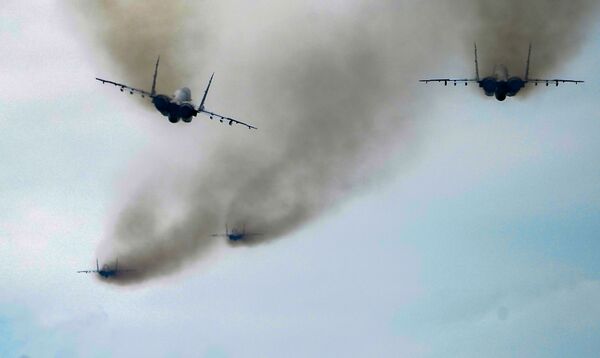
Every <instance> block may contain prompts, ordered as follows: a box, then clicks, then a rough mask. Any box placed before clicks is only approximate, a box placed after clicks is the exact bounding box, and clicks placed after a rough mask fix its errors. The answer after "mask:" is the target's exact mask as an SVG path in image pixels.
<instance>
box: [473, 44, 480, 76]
mask: <svg viewBox="0 0 600 358" xmlns="http://www.w3.org/2000/svg"><path fill="white" fill-rule="evenodd" d="M473 45H474V47H475V78H476V79H477V82H479V61H478V60H477V43H473Z"/></svg>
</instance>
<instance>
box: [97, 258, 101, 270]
mask: <svg viewBox="0 0 600 358" xmlns="http://www.w3.org/2000/svg"><path fill="white" fill-rule="evenodd" d="M96 271H100V265H98V258H96Z"/></svg>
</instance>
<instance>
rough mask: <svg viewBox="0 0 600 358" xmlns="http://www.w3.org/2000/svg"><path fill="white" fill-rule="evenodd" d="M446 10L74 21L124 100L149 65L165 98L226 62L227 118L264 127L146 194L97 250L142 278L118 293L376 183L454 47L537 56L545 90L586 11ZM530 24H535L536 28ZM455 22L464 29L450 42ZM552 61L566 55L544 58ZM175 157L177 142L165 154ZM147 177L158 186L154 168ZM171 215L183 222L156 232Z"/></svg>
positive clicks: (232, 136)
mask: <svg viewBox="0 0 600 358" xmlns="http://www.w3.org/2000/svg"><path fill="white" fill-rule="evenodd" d="M448 3H449V2H447V1H437V2H433V1H432V2H427V4H424V2H418V1H414V2H411V1H405V2H400V1H387V2H377V3H376V4H369V2H364V3H363V2H360V1H355V2H345V3H344V4H345V5H344V7H340V6H341V5H338V6H337V8H336V6H335V4H334V3H332V4H329V5H323V4H322V2H319V1H315V2H310V1H308V2H306V1H288V2H285V4H281V2H278V1H269V0H265V1H262V2H252V4H247V3H246V2H240V1H234V0H231V1H222V2H219V3H218V5H217V3H215V4H213V5H210V4H206V3H202V4H201V5H197V6H194V7H192V6H187V5H185V2H182V1H181V2H180V1H174V2H169V3H164V2H159V1H145V2H143V5H142V4H139V5H138V3H137V2H113V1H104V2H100V3H97V4H98V5H93V6H92V5H85V6H83V8H82V10H83V11H84V12H87V17H86V18H88V19H93V20H94V21H93V23H94V24H95V26H97V29H96V33H97V34H98V37H97V38H98V40H99V42H100V43H101V44H102V45H104V46H105V47H106V48H107V51H108V52H109V53H110V54H111V55H112V56H113V57H114V60H115V62H117V63H118V64H119V65H120V66H122V68H123V70H124V74H125V75H126V77H125V78H124V79H125V80H126V81H128V82H129V83H131V84H132V85H138V84H143V83H146V82H147V81H148V79H149V76H148V72H149V70H148V68H150V66H141V65H140V64H142V63H148V62H149V58H153V57H154V56H155V55H156V54H157V53H161V54H169V57H168V59H167V57H166V56H165V57H164V58H165V59H166V60H165V62H167V61H169V66H168V67H166V71H165V72H164V73H161V77H160V78H161V81H168V83H167V86H168V89H169V90H173V89H175V88H176V87H177V86H184V85H188V84H189V82H190V75H191V74H192V73H195V72H196V71H197V70H199V69H202V68H203V64H204V63H206V62H207V61H211V62H216V61H221V62H223V63H226V64H228V67H229V68H231V69H232V70H228V71H233V69H235V73H234V74H232V73H230V74H229V76H230V78H235V79H236V80H239V81H238V82H236V81H235V80H231V79H230V80H229V81H227V80H225V81H222V82H220V83H221V84H220V85H221V86H223V87H224V88H226V87H228V86H229V87H232V86H234V84H235V83H237V87H238V88H241V89H240V92H239V93H238V92H235V93H234V94H230V96H229V97H227V102H222V103H236V104H237V105H239V106H240V108H242V107H243V108H253V109H256V112H254V113H253V115H252V117H253V118H260V121H259V122H258V123H256V124H257V125H258V126H259V127H260V130H259V131H258V132H257V133H248V132H246V131H241V132H240V130H239V129H237V131H236V128H228V127H227V128H224V127H210V130H212V131H222V132H223V134H222V137H221V138H222V139H223V142H218V143H217V144H216V145H217V148H208V145H205V146H202V145H199V146H197V147H196V148H197V149H196V152H193V153H192V154H188V155H196V156H197V162H198V163H197V164H196V165H195V166H194V168H192V169H187V170H181V171H177V172H176V173H173V174H172V176H173V177H174V178H176V179H174V180H172V181H175V182H177V183H178V184H177V185H175V187H177V188H176V189H173V187H171V186H170V185H168V184H165V182H164V181H162V180H155V181H153V180H151V179H149V180H148V183H149V184H147V185H146V184H144V185H141V186H140V187H139V188H138V189H137V190H136V192H135V194H133V195H131V194H130V195H131V199H130V201H129V202H128V203H126V204H125V205H124V207H123V208H122V210H121V211H120V213H119V215H118V216H117V218H116V223H115V225H114V227H113V228H112V229H111V232H110V233H109V237H108V238H107V239H106V240H105V242H104V243H103V245H104V246H106V247H108V248H109V250H110V252H111V255H112V256H119V260H120V262H123V263H127V265H128V266H129V267H132V268H136V269H138V271H136V273H135V274H133V275H130V276H125V277H123V278H122V279H121V280H119V281H117V282H118V283H129V282H139V281H142V280H147V279H150V278H152V277H156V276H161V275H166V274H170V273H173V272H175V271H177V270H179V269H180V268H181V267H182V266H183V265H184V264H186V263H187V262H189V261H192V260H195V259H197V258H198V256H199V255H200V254H206V253H208V252H210V247H211V246H212V245H213V244H214V243H215V241H214V238H211V237H210V234H212V233H215V232H222V231H223V230H224V226H225V224H226V223H227V224H228V225H229V226H230V227H232V226H237V227H240V226H243V225H246V228H247V230H248V231H253V232H261V233H265V234H266V235H265V236H263V237H261V238H260V239H253V240H249V241H247V242H244V243H243V244H249V245H252V244H255V243H263V242H266V241H268V240H271V239H275V238H278V237H281V236H284V235H285V234H287V233H290V232H292V231H294V230H296V229H297V228H299V227H300V226H301V225H302V224H304V223H306V222H308V221H310V220H311V219H314V218H315V217H317V216H318V215H320V214H322V213H323V212H325V211H326V210H328V209H331V208H332V207H335V205H337V204H338V203H339V202H340V201H341V200H342V199H344V198H346V197H348V195H349V194H350V193H351V192H355V191H356V190H357V189H359V188H362V187H364V185H365V184H368V183H370V182H372V180H373V176H377V173H380V172H381V171H382V170H383V167H384V164H385V162H386V158H388V157H391V156H395V155H398V148H402V149H403V150H405V151H406V150H410V149H411V147H412V145H413V144H414V143H415V141H416V138H415V135H414V129H413V128H412V126H411V124H410V123H411V122H410V121H407V119H410V118H412V117H415V116H416V115H417V114H418V113H419V111H420V110H421V109H423V108H424V104H425V100H424V99H423V100H421V99H417V98H414V96H413V95H412V89H413V88H414V86H416V85H417V84H416V83H415V80H416V79H417V76H418V75H419V74H421V73H423V71H424V70H425V71H426V69H427V68H428V67H429V65H431V64H433V63H435V62H437V61H443V56H440V55H437V54H436V53H435V52H436V51H437V50H438V49H440V48H442V49H444V50H445V51H446V53H447V51H448V49H449V48H451V49H452V51H458V50H455V48H456V47H457V46H456V45H460V44H461V43H468V44H471V43H472V41H473V40H477V41H478V42H479V43H480V48H481V54H482V58H483V59H487V60H489V61H490V62H492V61H493V62H504V63H505V64H506V65H508V66H511V65H515V67H514V68H520V67H518V66H516V65H517V64H520V65H521V67H523V65H524V58H523V56H524V54H525V53H526V48H527V44H528V43H529V41H530V40H531V41H532V42H534V44H535V46H536V53H535V54H536V59H538V60H537V61H535V66H536V67H535V73H536V74H539V75H540V76H541V75H544V74H546V72H547V71H549V70H551V69H554V68H555V67H556V65H557V64H561V63H563V62H564V61H566V60H567V59H568V58H569V56H570V55H571V54H572V53H573V51H574V50H575V49H576V48H577V47H578V46H579V45H580V44H581V33H582V31H583V29H584V28H585V24H586V23H587V20H589V19H590V15H589V12H591V10H592V8H593V6H592V2H585V1H582V0H576V1H572V2H570V5H569V6H567V5H564V4H562V3H561V2H558V1H550V0H536V1H527V2H525V1H523V2H517V1H503V2H496V1H474V0H468V1H467V0H462V1H459V2H456V3H453V4H448ZM163 4H164V5H163ZM509 4H510V6H512V7H510V6H509ZM89 6H92V7H93V9H92V10H93V11H90V7H89ZM78 7H79V8H81V5H78ZM238 13H239V14H243V15H242V16H237V17H236V16H235V15H234V14H238ZM199 14H210V16H209V17H202V16H200V15H199ZM232 14H233V15H232ZM533 14H536V15H538V17H537V20H536V21H535V22H534V23H532V24H530V23H529V22H528V21H527V20H530V19H531V18H532V17H533ZM549 15H550V16H552V19H553V21H552V22H551V23H550V22H549V21H548V16H549ZM132 17H135V18H136V19H137V20H134V21H132ZM202 20H205V21H202ZM457 22H460V23H461V24H462V25H460V26H456V27H454V28H453V26H454V24H456V23H457ZM232 23H233V24H234V25H233V27H234V28H235V29H236V31H238V32H233V33H232V32H227V31H225V30H223V31H221V32H220V31H219V29H220V28H221V27H220V26H221V24H232ZM230 26H232V25H230ZM148 29H150V30H149V31H148ZM465 39H467V40H465ZM232 41H233V42H235V44H234V45H230V43H231V42H232ZM191 44H193V46H192V45H191ZM553 45H556V46H562V48H561V49H557V50H556V51H554V47H553ZM521 48H522V50H521ZM517 49H519V51H517ZM567 50H568V51H567ZM550 53H552V56H550ZM432 54H433V56H432ZM211 56H212V57H213V58H211ZM542 56H546V57H547V59H546V58H544V59H543V60H542ZM465 58H466V57H465ZM512 61H515V62H514V63H513V62H512ZM511 68H512V67H511ZM509 69H510V68H509ZM482 71H483V68H482ZM513 71H515V70H513ZM225 76H227V75H225ZM244 83H249V84H250V85H244ZM145 106H148V105H147V104H145ZM148 107H149V106H148ZM225 112H227V111H226V108H225ZM153 115H155V116H158V114H157V113H155V114H153ZM196 120H197V121H198V120H202V119H196ZM180 146H181V143H179V142H175V141H174V142H173V143H172V148H173V152H174V153H178V152H179V150H180V149H181V147H180ZM208 150H210V152H209V153H208V154H207V153H206V152H207V151H208ZM154 171H155V173H156V176H157V177H158V176H162V175H163V172H164V168H160V167H159V168H156V169H155V170H154ZM173 192H175V193H173ZM172 202H176V204H175V206H176V207H178V211H177V212H178V215H176V218H175V219H170V220H165V219H164V217H165V215H166V214H167V213H169V211H172V210H173V209H172ZM113 282H114V281H113Z"/></svg>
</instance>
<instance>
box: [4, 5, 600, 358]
mask: <svg viewBox="0 0 600 358" xmlns="http://www.w3.org/2000/svg"><path fill="white" fill-rule="evenodd" d="M331 4H333V6H332V9H339V8H341V6H340V5H339V4H338V3H336V2H332V3H331ZM336 4H337V5H336ZM73 11H74V10H73V9H72V8H71V7H69V6H67V5H65V4H64V3H62V2H53V1H42V2H39V3H36V5H35V6H32V5H27V4H23V3H21V2H19V1H12V0H9V1H7V3H6V4H4V5H3V8H2V10H1V12H0V33H1V34H2V38H3V43H4V45H3V46H2V49H0V52H1V56H0V70H1V71H0V73H2V82H1V83H2V84H1V85H0V108H1V111H0V133H1V135H2V140H1V141H0V158H1V159H0V169H1V170H0V197H1V198H2V200H1V201H0V272H1V274H0V277H1V278H2V279H1V280H0V356H2V357H32V358H33V357H106V356H114V357H129V356H148V357H211V358H212V357H219V358H223V357H277V356H289V357H306V356H350V357H364V356H411V357H447V356H456V357H481V356H487V357H507V356H511V357H512V356H528V357H564V356H581V357H593V356H596V355H597V352H598V351H600V343H598V342H600V337H599V334H600V333H599V332H600V306H598V305H597V303H596V302H598V301H599V300H600V276H599V274H598V273H599V272H600V271H599V269H600V263H599V262H600V260H599V257H598V255H599V254H598V253H599V252H600V240H599V237H598V232H600V187H599V186H598V183H599V182H600V162H599V161H598V160H597V153H599V152H600V121H598V114H599V113H598V106H597V104H596V103H597V101H596V97H597V96H598V94H599V93H600V85H598V83H599V81H598V80H599V78H598V77H599V74H598V72H597V70H596V69H597V62H596V59H597V58H598V56H599V55H600V45H599V44H600V41H598V40H599V39H600V28H593V27H590V28H589V29H587V30H588V31H587V34H586V40H585V42H584V43H583V45H582V48H581V49H580V50H579V51H577V52H576V53H574V54H573V56H572V57H571V58H570V61H569V62H568V63H564V64H561V65H560V66H558V67H557V68H555V71H556V72H558V73H557V74H556V75H557V76H564V77H573V78H583V79H585V80H586V81H587V82H586V83H585V84H584V85H581V86H568V85H565V86H560V87H558V88H554V87H550V88H545V87H541V88H538V89H537V90H536V91H535V92H534V91H532V92H530V93H529V94H528V95H527V96H526V97H524V98H514V99H508V100H507V101H506V102H504V103H500V102H497V101H495V100H493V99H490V98H487V97H484V96H483V95H482V94H481V93H480V92H479V91H478V89H477V88H475V87H467V88H464V87H459V88H453V87H448V88H446V87H443V86H437V85H435V86H432V85H428V86H425V85H423V84H420V83H418V82H417V81H416V80H417V79H419V78H420V77H428V76H430V75H437V74H439V73H444V74H454V73H456V74H462V73H467V74H468V73H470V72H468V71H472V68H470V67H469V66H470V65H471V63H470V62H469V61H464V57H463V54H462V53H460V54H457V53H456V52H457V51H462V50H463V49H462V48H459V49H456V48H452V47H451V46H444V45H440V46H439V48H437V51H436V47H435V46H432V48H431V51H432V56H439V57H441V58H447V60H446V61H443V62H439V63H440V64H439V65H438V66H437V67H435V68H433V69H430V68H426V67H425V66H423V67H421V68H418V73H414V74H413V75H412V76H410V75H407V76H405V77H407V78H410V79H412V78H414V84H413V83H410V84H409V85H408V86H409V88H411V96H412V97H413V98H419V99H421V100H423V101H425V100H427V103H428V105H427V106H426V107H425V108H424V109H421V110H420V112H419V115H418V116H414V118H411V120H410V124H411V128H412V129H411V130H412V132H413V133H415V137H416V138H417V139H415V140H412V141H410V143H409V144H410V146H411V147H410V148H404V147H401V148H400V149H398V152H394V153H391V154H390V155H389V156H388V157H389V158H388V159H387V162H386V165H385V169H382V170H381V171H379V172H374V173H372V178H365V179H364V180H365V181H369V184H368V185H366V186H365V187H364V188H362V189H361V190H358V191H356V192H355V193H351V194H350V195H347V197H346V198H345V199H344V200H342V201H340V202H339V203H337V204H336V205H334V206H333V207H332V208H330V209H329V210H327V211H325V212H324V213H323V214H322V215H320V216H319V217H318V218H317V219H315V220H312V221H310V222H308V223H307V224H305V225H303V226H302V227H300V228H299V229H298V230H295V231H293V232H291V233H289V234H287V235H285V236H284V237H282V238H280V239H278V240H274V241H272V242H268V243H265V244H261V245H256V246H230V245H227V244H226V243H225V242H222V241H219V242H217V243H216V244H215V245H216V249H215V250H214V253H213V254H212V255H210V257H207V258H202V259H199V260H196V261H194V262H193V263H192V264H191V265H189V266H187V267H185V268H184V269H183V270H181V271H179V272H175V273H171V274H169V275H166V276H161V277H159V278H156V279H154V280H151V281H147V282H143V283H141V284H138V285H133V286H115V285H107V284H106V283H103V282H101V281H99V280H96V279H94V278H92V277H91V276H88V275H81V274H77V273H76V271H77V270H81V269H86V268H91V267H93V265H94V262H95V258H96V254H97V250H98V245H99V243H100V242H101V239H102V238H103V237H104V236H105V235H106V233H107V232H108V231H110V225H111V224H112V223H113V213H114V211H115V209H116V208H119V207H120V206H121V205H122V203H123V201H124V200H127V198H128V197H127V195H126V193H127V192H128V190H129V188H130V187H131V186H134V185H135V184H136V182H137V181H138V180H139V177H140V175H139V173H144V171H145V170H148V168H147V167H146V166H145V163H147V162H148V161H154V160H157V161H158V162H159V163H161V164H164V165H165V171H168V170H170V169H173V168H177V167H178V166H180V165H185V163H186V162H187V160H189V159H188V158H187V157H186V155H187V154H188V153H182V154H181V155H168V154H169V153H171V152H170V150H171V149H172V148H170V147H169V146H170V145H171V144H172V143H173V139H174V138H175V139H178V138H181V141H182V142H183V143H184V145H182V147H177V148H175V149H177V150H179V149H185V146H186V145H189V143H195V141H201V142H203V143H204V144H205V145H206V146H207V147H211V146H212V148H214V147H218V146H219V145H222V142H223V141H226V139H227V138H228V136H229V135H231V136H232V138H239V136H241V135H254V134H248V133H247V130H243V129H240V128H235V127H233V128H230V127H228V126H219V125H218V124H217V123H211V122H209V121H208V120H205V119H202V118H196V119H195V120H194V122H193V123H192V124H191V125H187V126H182V125H181V126H172V125H170V124H169V123H168V122H167V121H166V120H165V119H164V118H163V117H161V116H160V115H158V113H153V112H151V111H149V110H148V109H147V108H144V107H143V106H141V105H140V103H139V102H136V101H133V100H132V99H131V98H129V96H124V95H123V94H121V93H119V91H116V90H115V89H113V88H109V87H107V86H100V85H99V84H98V83H95V81H94V80H93V79H94V77H96V76H99V75H112V73H113V71H114V76H116V77H118V75H119V70H118V69H117V68H116V67H113V66H112V65H111V60H110V58H109V56H108V55H107V54H105V53H102V51H101V48H99V47H97V46H96V45H95V44H94V43H92V42H91V41H89V37H87V36H86V34H85V33H84V30H82V29H81V28H80V27H79V25H78V23H77V21H76V20H75V19H74V18H75V17H74V15H73ZM332 11H333V10H332ZM238 15H239V14H238ZM238 15H236V16H238ZM232 16H233V15H232ZM199 21H200V20H199ZM214 31H216V30H214ZM446 36H448V34H446ZM225 37H227V36H225ZM248 38H249V39H248V40H247V41H248V42H249V43H252V41H253V39H252V37H251V36H248ZM241 42H242V43H245V42H244V41H241ZM558 50H560V49H558ZM468 55H470V53H469V54H468ZM468 55H467V56H468ZM542 60H543V59H537V61H542ZM149 61H151V62H153V61H154V59H149ZM215 62H216V60H215ZM424 63H427V61H424ZM227 64H228V63H227V62H224V63H223V62H221V63H215V64H214V66H215V67H216V68H217V69H218V71H219V73H223V72H226V73H227V68H226V65H227ZM482 71H483V70H482ZM223 77H224V78H223ZM223 77H221V78H223V79H222V80H220V82H219V88H222V90H220V91H215V94H214V96H215V97H214V101H215V103H216V104H218V106H219V108H224V106H226V103H227V101H225V100H223V99H220V100H219V99H218V98H219V96H223V94H225V93H227V92H226V89H225V88H227V87H228V86H232V85H233V84H234V83H235V81H233V80H232V79H231V78H233V77H235V75H234V74H231V73H229V74H226V75H224V76H223ZM111 78H112V77H111ZM115 79H117V78H115ZM189 86H190V87H192V88H193V89H196V88H199V87H200V88H201V87H202V86H203V82H202V83H199V84H196V83H194V84H189ZM196 91H199V89H196ZM232 110H234V112H237V113H239V112H240V111H242V110H243V113H247V112H250V113H251V111H252V107H251V106H249V105H246V102H243V104H242V105H240V106H238V107H236V108H234V109H232ZM250 113H249V114H248V117H253V116H252V115H251V114H250ZM269 123H270V122H269V121H267V120H262V122H261V124H262V125H263V126H264V125H269ZM165 138H166V139H165ZM198 145H200V144H198ZM182 163H183V164H182ZM223 165H227V163H223ZM132 177H135V179H130V178H132ZM142 177H143V176H142Z"/></svg>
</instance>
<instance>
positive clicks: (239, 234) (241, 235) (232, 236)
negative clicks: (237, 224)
mask: <svg viewBox="0 0 600 358" xmlns="http://www.w3.org/2000/svg"><path fill="white" fill-rule="evenodd" d="M262 235H263V234H258V233H248V232H246V225H244V226H243V228H242V230H241V231H238V230H236V229H232V230H231V232H230V231H229V228H228V227H227V224H225V233H224V234H212V235H211V236H212V237H226V238H228V239H229V240H231V241H240V240H244V239H245V238H247V237H250V236H262Z"/></svg>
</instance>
